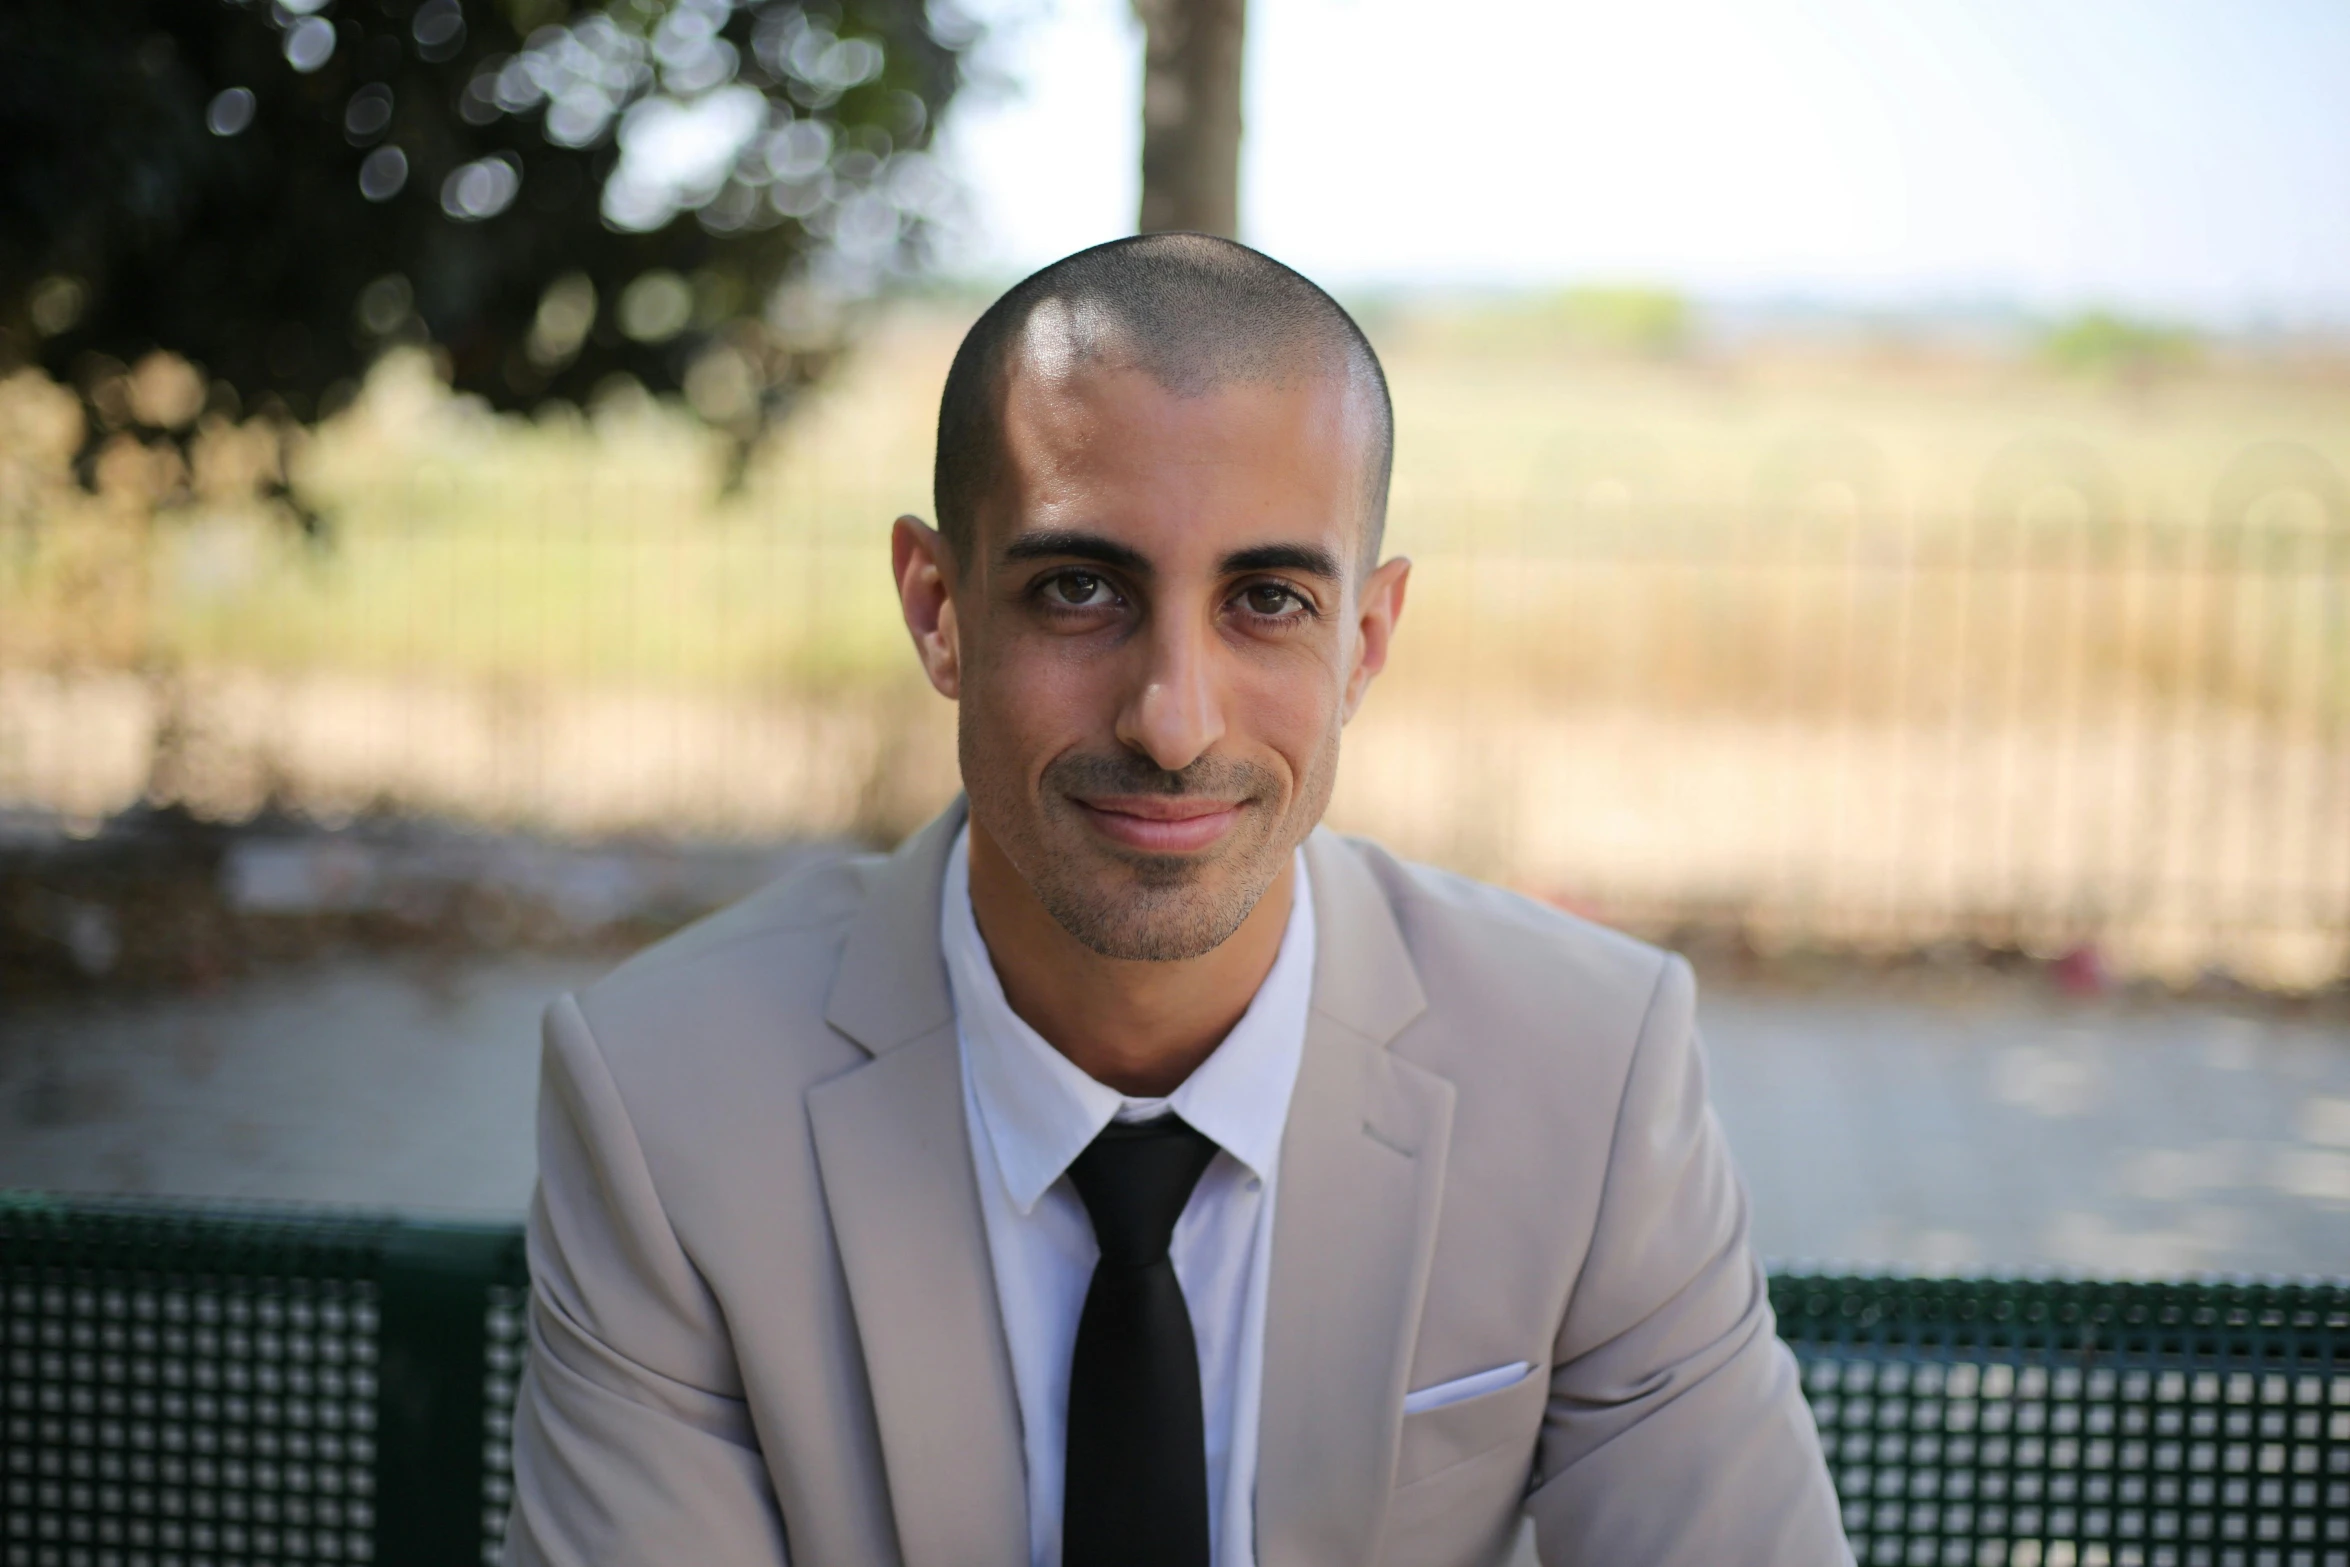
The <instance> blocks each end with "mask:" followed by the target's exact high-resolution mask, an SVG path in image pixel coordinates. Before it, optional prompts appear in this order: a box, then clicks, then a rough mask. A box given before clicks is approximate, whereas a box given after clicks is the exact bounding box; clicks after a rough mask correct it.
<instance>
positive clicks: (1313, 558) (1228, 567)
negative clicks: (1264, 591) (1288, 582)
mask: <svg viewBox="0 0 2350 1567" xmlns="http://www.w3.org/2000/svg"><path fill="white" fill-rule="evenodd" d="M1219 564H1220V565H1221V566H1222V568H1223V570H1222V575H1224V576H1227V577H1234V576H1238V575H1239V574H1240V573H1242V572H1244V571H1302V572H1304V573H1305V574H1306V575H1308V576H1310V577H1327V578H1329V579H1331V580H1332V581H1336V580H1337V579H1338V577H1339V576H1340V575H1341V573H1340V571H1339V566H1338V557H1337V556H1335V555H1333V554H1331V553H1330V552H1329V551H1328V550H1326V549H1324V548H1322V546H1320V545H1319V544H1258V545H1254V546H1252V547H1251V548H1248V549H1245V550H1234V551H1233V552H1232V553H1231V554H1229V555H1227V556H1225V557H1224V559H1223V560H1222V561H1221V562H1220V563H1219Z"/></svg>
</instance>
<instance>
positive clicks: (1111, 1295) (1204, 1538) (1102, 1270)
mask: <svg viewBox="0 0 2350 1567" xmlns="http://www.w3.org/2000/svg"><path fill="white" fill-rule="evenodd" d="M1215 1156H1216V1145H1215V1144H1214V1143H1212V1142H1210V1141H1209V1140H1208V1139H1207V1138H1205V1137H1203V1136H1201V1135H1200V1134H1199V1133H1198V1132H1195V1131H1193V1130H1192V1129H1191V1128H1190V1127H1188V1126H1186V1125H1184V1124H1183V1122H1181V1121H1180V1120H1178V1119H1176V1118H1175V1117H1174V1116H1172V1115H1168V1116H1161V1117H1160V1118H1159V1119H1158V1120H1155V1121H1144V1122H1135V1123H1120V1122H1116V1121H1113V1122H1111V1123H1110V1124H1109V1125H1108V1126H1107V1127H1104V1128H1103V1129H1102V1134H1101V1136H1099V1137H1097V1138H1095V1139H1094V1140H1093V1144H1092V1146H1091V1147H1089V1148H1087V1149H1086V1150H1085V1152H1083V1153H1081V1154H1079V1155H1078V1156H1077V1158H1076V1161H1075V1162H1074V1163H1072V1164H1071V1165H1070V1166H1069V1179H1070V1180H1071V1181H1072V1182H1073V1183H1074V1184H1075V1185H1076V1187H1077V1195H1078V1196H1079V1197H1081V1198H1083V1199H1084V1200H1085V1211H1086V1214H1087V1216H1088V1217H1090V1218H1091V1219H1092V1220H1093V1236H1094V1240H1095V1241H1096V1242H1098V1243H1099V1244H1100V1246H1101V1252H1102V1255H1101V1261H1099V1262H1097V1263H1096V1264H1094V1269H1093V1283H1092V1284H1091V1285H1090V1286H1089V1287H1088V1288H1087V1289H1086V1292H1085V1314H1084V1315H1083V1316H1081V1317H1079V1318H1078V1319H1077V1348H1076V1351H1075V1353H1074V1354H1073V1355H1071V1357H1070V1361H1069V1446H1068V1455H1067V1457H1068V1461H1067V1466H1066V1469H1065V1471H1064V1475H1063V1490H1062V1498H1061V1567H1208V1459H1207V1449H1206V1440H1207V1439H1206V1434H1205V1423H1204V1422H1203V1420H1202V1419H1201V1416H1200V1396H1199V1349H1198V1347H1197V1345H1196V1344H1195V1342H1194V1341H1193V1339H1192V1336H1191V1313H1190V1312H1189V1311H1187V1310H1185V1309H1184V1305H1183V1290H1182V1288H1181V1287H1180V1286H1179V1285H1178V1284H1177V1283H1176V1282H1175V1264H1174V1262H1173V1261H1172V1260H1171V1259H1170V1258H1169V1257H1168V1255H1167V1243H1168V1242H1169V1241H1170V1240H1172V1239H1173V1238H1174V1235H1175V1221H1176V1220H1177V1219H1179V1218H1181V1217H1182V1216H1183V1205H1184V1204H1185V1203H1186V1202H1189V1201H1190V1200H1191V1189H1192V1187H1193V1186H1195V1185H1197V1184H1198V1183H1199V1178H1200V1172H1201V1171H1203V1170H1205V1169H1206V1168H1207V1167H1208V1161H1209V1160H1211V1159H1213V1158H1214V1157H1215Z"/></svg>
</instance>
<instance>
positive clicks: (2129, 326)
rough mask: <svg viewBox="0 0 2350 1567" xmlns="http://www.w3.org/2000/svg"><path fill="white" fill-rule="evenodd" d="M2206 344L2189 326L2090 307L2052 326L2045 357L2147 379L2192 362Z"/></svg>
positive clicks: (2045, 337) (2070, 367) (2062, 365)
mask: <svg viewBox="0 0 2350 1567" xmlns="http://www.w3.org/2000/svg"><path fill="white" fill-rule="evenodd" d="M2201 347H2202V345H2201V344H2200V343H2198V342H2197V341H2196V338H2195V334H2194V333H2192V332H2189V331H2187V330H2185V329H2184V328H2181V327H2174V326H2163V325H2159V324H2157V323H2154V322H2150V321H2138V320H2133V319H2132V318H2130V317H2128V316H2120V315H2115V314H2113V313H2112V312H2110V311H2104V310H2091V311H2087V312H2085V313H2083V314H2081V315H2077V316H2073V317H2070V318H2068V319H2066V320H2063V321H2059V322H2058V323H2056V324H2055V325H2054V326H2052V327H2050V328H2048V330H2047V331H2046V332H2045V333H2044V334H2042V336H2041V339H2040V356H2041V357H2042V358H2043V359H2044V360H2046V361H2047V362H2048V363H2049V364H2051V365H2053V366H2055V367H2056V368H2057V369H2059V370H2067V371H2073V372H2078V373H2084V374H2090V375H2110V376H2115V377H2118V378H2120V379H2122V380H2125V381H2145V380H2149V379H2151V378H2152V377H2153V376H2154V375H2156V374H2157V373H2159V372H2161V371H2164V370H2172V369H2178V368H2180V367H2183V366H2186V365H2191V364H2193V363H2194V362H2195V359H2196V356H2197V354H2198V353H2199V352H2200V350H2201Z"/></svg>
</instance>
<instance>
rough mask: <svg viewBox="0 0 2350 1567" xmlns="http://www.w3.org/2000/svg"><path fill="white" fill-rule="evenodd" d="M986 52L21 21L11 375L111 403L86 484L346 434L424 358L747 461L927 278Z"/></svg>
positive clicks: (508, 6) (3, 337) (843, 28)
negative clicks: (848, 308) (728, 448)
mask: <svg viewBox="0 0 2350 1567" xmlns="http://www.w3.org/2000/svg"><path fill="white" fill-rule="evenodd" d="M941 18H945V20H944V21H943V22H942V20H941ZM969 42H970V38H969V36H968V33H967V30H962V31H958V30H957V27H956V26H955V25H954V24H953V22H952V19H951V17H950V16H948V14H947V13H944V12H939V13H935V14H934V13H932V12H927V11H926V10H925V8H924V6H923V4H922V0H609V3H605V4H594V5H577V4H572V3H570V0H10V3H9V4H7V5H4V6H0V373H5V372H6V371H7V370H8V369H9V368H11V367H21V366H24V365H28V364H29V365H36V366H39V367H40V368H42V369H44V370H46V371H47V372H48V373H49V374H51V375H52V376H54V377H56V378H57V379H59V380H60V381H63V382H66V383H69V384H71V385H72V386H74V387H75V388H76V389H77V390H78V391H79V392H80V394H81V396H82V398H83V400H84V404H85V408H86V410H87V415H88V421H87V422H88V435H87V438H86V442H85V448H84V453H83V456H84V459H85V469H86V467H87V462H88V459H89V458H90V457H91V455H92V454H93V453H95V452H96V451H97V450H98V449H99V448H100V447H101V446H103V444H104V443H106V442H107V441H109V440H113V439H118V438H120V437H123V436H126V435H127V436H129V437H132V438H136V439H138V440H141V441H145V442H148V443H151V444H152V443H158V442H162V443H168V442H172V441H184V440H185V439H186V432H187V431H188V430H190V429H192V428H193V427H194V426H195V424H196V422H197V420H198V418H199V416H200V415H202V414H203V413H204V412H205V410H206V409H207V408H209V409H211V410H213V411H214V413H215V414H216V415H225V416H226V417H228V418H231V419H235V418H240V417H242V418H250V417H253V416H255V415H260V416H264V417H268V418H272V419H277V420H282V421H287V422H289V423H290V422H300V421H306V420H310V419H315V418H317V417H320V416H321V415H322V414H325V413H329V412H332V411H333V409H334V408H335V406H336V405H337V403H338V402H339V400H341V399H343V398H345V397H347V396H348V395H349V394H350V393H351V391H353V390H354V389H355V387H356V384H357V381H358V378H359V377H360V376H361V375H363V374H364V372H365V370H366V368H367V366H368V364H369V363H370V361H371V360H372V359H373V358H374V357H375V356H376V355H378V354H379V353H381V352H382V351H384V350H385V349H386V348H387V347H390V346H393V345H398V344H428V345H431V347H432V348H433V350H434V352H435V353H436V354H437V355H438V357H439V358H440V360H441V362H442V364H443V366H444V369H445V373H446V374H447V376H448V378H449V380H450V381H451V383H452V384H453V385H454V386H455V387H456V388H457V389H458V390H459V391H462V392H467V393H473V394H476V395H478V396H480V397H482V398H484V399H486V400H487V401H488V402H489V403H490V404H491V405H493V406H494V407H497V408H501V409H527V408H530V407H533V406H535V405H537V404H539V403H542V402H544V401H545V400H548V399H552V398H564V399H571V400H585V399H586V398H588V397H589V396H590V395H592V394H593V393H594V392H595V391H596V390H597V389H598V388H599V387H600V386H603V385H604V384H606V383H607V381H608V380H609V379H610V378H612V377H616V376H627V377H633V378H634V379H635V380H636V381H638V382H639V383H642V384H643V385H645V386H646V387H648V388H650V389H652V390H654V391H657V392H658V391H683V392H685V393H686V394H687V396H688V398H689V400H690V401H691V402H692V403H693V404H694V406H695V407H696V408H697V409H698V410H700V411H701V412H702V413H703V415H704V416H705V417H707V418H709V419H710V420H711V421H712V422H713V423H716V424H719V425H721V426H724V427H727V428H729V429H731V430H734V431H736V432H737V433H738V434H740V435H741V436H743V438H745V439H748V437H749V435H750V434H752V433H755V431H756V430H757V429H758V428H759V427H760V426H761V425H763V424H764V423H765V422H766V421H767V420H768V419H770V418H772V417H773V416H774V415H775V413H776V412H777V411H778V410H779V409H781V408H782V407H783V406H785V405H786V404H787V403H788V401H789V399H790V396H791V394H792V393H793V391H794V390H795V389H796V388H798V387H800V386H802V385H804V384H805V383H806V382H807V381H808V380H809V379H810V378H811V377H812V376H814V375H815V374H817V373H819V372H820V370H821V369H822V367H823V365H824V363H825V360H826V358H827V356H828V355H829V354H830V353H831V352H832V351H833V350H834V348H835V347H836V346H837V343H838V339H839V325H838V321H837V319H836V312H835V310H834V306H835V305H836V304H837V302H838V301H839V300H841V299H843V298H845V297H853V296H855V295H856V294H857V293H859V292H860V291H862V290H867V289H870V288H871V287H872V286H874V284H875V283H876V282H877V281H879V280H881V279H883V278H885V277H886V276H887V275H889V274H890V273H892V272H893V271H896V270H900V269H903V268H906V267H908V266H910V265H913V264H916V263H918V261H919V259H920V254H921V250H922V247H923V245H924V242H925V235H926V232H927V229H926V222H925V220H926V218H927V217H928V216H929V215H930V214H931V213H932V212H933V211H934V210H935V208H936V207H937V205H938V203H939V201H940V200H941V198H942V196H943V195H944V187H943V181H942V179H941V177H940V175H939V174H938V172H937V170H936V169H935V167H934V166H933V165H932V164H931V162H930V161H929V159H928V157H927V154H926V152H925V150H924V149H925V148H926V147H927V145H928V142H929V136H930V129H931V127H932V125H933V124H935V122H936V120H937V118H938V114H939V111H940V110H941V109H942V108H943V107H944V106H945V104H946V103H947V102H948V100H949V99H950V97H951V96H952V95H953V93H954V92H955V90H956V88H957V86H958V84H959V82H960V64H959V60H960V52H961V50H962V49H963V48H964V47H965V46H966V45H967V44H968V43H969ZM158 351H161V352H162V353H163V354H167V355H174V356H178V358H179V359H181V360H184V361H185V362H186V364H187V366H189V367H192V369H193V372H194V373H193V374H192V375H191V374H187V373H185V372H184V371H183V372H182V373H180V374H179V375H177V377H176V378H175V377H174V376H173V375H172V374H171V373H170V372H169V371H168V370H164V371H157V370H155V369H153V368H152V366H153V365H154V363H155V362H156V361H155V358H154V356H155V355H156V353H157V352H158ZM142 361H146V362H147V363H148V364H149V366H150V368H149V370H148V371H147V372H146V374H145V377H144V380H142V379H141V378H140V377H137V376H133V375H132V374H130V373H129V371H130V370H131V367H133V366H137V365H139V364H141V362H142Z"/></svg>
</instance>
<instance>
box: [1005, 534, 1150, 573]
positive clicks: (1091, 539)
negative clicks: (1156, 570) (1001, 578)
mask: <svg viewBox="0 0 2350 1567" xmlns="http://www.w3.org/2000/svg"><path fill="white" fill-rule="evenodd" d="M1067 558H1075V559H1077V560H1093V561H1099V562H1101V563H1102V564H1103V565H1105V566H1115V567H1117V568H1118V569H1119V570H1120V571H1125V572H1131V573H1132V574H1134V575H1135V576H1137V577H1147V576H1149V575H1150V574H1151V563H1150V561H1149V560H1148V559H1147V558H1146V557H1145V556H1144V555H1143V553H1142V551H1140V550H1138V549H1136V548H1135V547H1134V546H1132V545H1131V544H1121V543H1119V542H1118V541H1117V540H1116V539H1106V538H1103V537H1102V536H1101V535H1100V534H1098V533H1087V532H1086V531H1084V530H1083V529H1082V528H1039V529H1038V530H1036V531H1035V532H1034V533H1023V534H1021V535H1020V536H1019V537H1018V538H1016V539H1014V540H1012V542H1011V543H1009V544H1007V545H1005V546H1004V559H1005V560H1007V561H1017V560H1061V559H1067Z"/></svg>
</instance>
